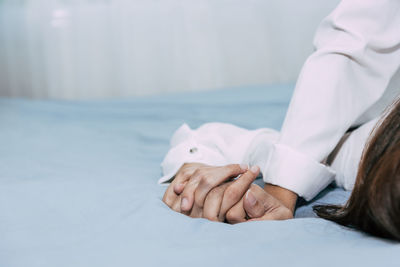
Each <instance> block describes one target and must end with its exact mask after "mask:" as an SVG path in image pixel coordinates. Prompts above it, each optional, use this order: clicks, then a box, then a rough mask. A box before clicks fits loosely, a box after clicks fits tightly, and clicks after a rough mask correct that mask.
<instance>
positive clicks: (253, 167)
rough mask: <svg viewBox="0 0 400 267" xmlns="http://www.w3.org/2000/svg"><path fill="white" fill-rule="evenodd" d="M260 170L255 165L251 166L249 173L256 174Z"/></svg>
mask: <svg viewBox="0 0 400 267" xmlns="http://www.w3.org/2000/svg"><path fill="white" fill-rule="evenodd" d="M259 170H260V168H259V167H258V166H257V165H254V166H251V168H250V171H251V172H252V173H257V172H258V171H259Z"/></svg>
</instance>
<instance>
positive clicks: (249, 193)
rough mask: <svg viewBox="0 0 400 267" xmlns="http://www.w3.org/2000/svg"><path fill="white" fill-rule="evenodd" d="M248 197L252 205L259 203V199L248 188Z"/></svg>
mask: <svg viewBox="0 0 400 267" xmlns="http://www.w3.org/2000/svg"><path fill="white" fill-rule="evenodd" d="M246 198H247V201H248V202H249V204H250V206H254V205H255V204H256V203H257V199H256V198H255V197H254V195H253V194H252V193H251V192H250V190H247V193H246Z"/></svg>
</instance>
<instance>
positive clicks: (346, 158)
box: [159, 119, 378, 190]
mask: <svg viewBox="0 0 400 267" xmlns="http://www.w3.org/2000/svg"><path fill="white" fill-rule="evenodd" d="M377 120H378V119H374V120H371V121H369V122H368V123H365V124H364V125H362V126H361V127H359V128H357V129H356V130H354V131H353V132H351V134H350V135H349V136H348V137H347V139H345V141H344V143H343V144H342V145H341V146H340V149H339V150H338V152H337V154H336V155H335V157H334V160H333V162H332V163H331V165H330V166H326V167H325V168H329V170H330V171H331V172H334V173H335V174H336V175H335V181H336V184H337V185H338V186H341V187H343V188H345V189H346V190H351V189H352V188H353V186H354V183H355V179H356V175H357V168H358V163H359V161H360V158H361V154H362V151H363V148H364V146H365V143H366V141H367V140H368V137H369V135H370V132H371V131H372V130H373V127H374V126H375V124H376V123H377ZM279 135H280V134H279V132H277V131H275V130H272V129H267V128H262V129H257V130H246V129H243V128H240V127H237V126H234V125H232V124H227V123H218V122H213V123H206V124H204V125H202V126H201V127H199V128H198V129H195V130H193V129H190V127H189V126H188V125H187V124H183V125H182V126H181V127H180V128H179V129H178V130H176V132H175V133H174V135H173V136H172V139H171V149H170V150H169V152H168V153H167V155H166V157H165V158H164V161H163V162H162V164H161V166H162V169H163V173H164V176H163V177H162V178H161V179H160V180H159V183H164V182H167V181H169V180H171V178H173V176H174V175H175V174H176V173H177V171H178V170H179V168H180V167H181V166H182V165H183V164H184V163H187V162H188V163H189V162H199V163H204V164H208V165H213V166H223V165H227V164H233V163H237V164H240V163H244V164H248V165H250V166H253V165H258V166H262V167H261V174H262V175H263V177H264V180H265V173H266V168H265V166H266V165H265V164H263V163H265V162H268V160H270V157H271V152H272V151H273V149H274V146H275V145H276V143H277V142H278V140H279Z"/></svg>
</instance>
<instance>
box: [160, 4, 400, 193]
mask: <svg viewBox="0 0 400 267" xmlns="http://www.w3.org/2000/svg"><path fill="white" fill-rule="evenodd" d="M314 45H315V52H314V53H313V54H312V55H311V56H310V57H309V58H308V59H307V61H306V63H305V64H304V66H303V69H302V71H301V73H300V76H299V78H298V81H297V84H296V88H295V91H294V95H293V97H292V100H291V103H290V105H289V109H288V112H287V115H286V118H285V121H284V123H283V126H282V129H281V132H280V134H279V135H278V134H276V136H275V138H276V142H272V145H271V147H270V149H269V150H268V154H269V155H268V159H267V158H266V159H264V161H263V162H258V164H259V165H260V167H261V170H262V171H263V179H264V181H265V182H267V183H271V184H275V185H279V186H281V187H284V188H287V189H289V190H291V191H293V192H295V193H297V194H298V195H299V196H301V197H304V198H305V199H306V200H310V199H312V198H313V197H314V196H315V195H316V194H318V192H320V191H321V190H322V189H323V188H324V187H326V186H327V185H328V184H329V183H331V182H332V181H333V179H335V175H336V173H335V170H334V168H331V167H329V166H325V165H324V164H321V161H323V159H324V158H326V157H327V156H328V155H329V154H330V153H331V151H332V150H333V149H334V147H335V146H336V145H337V143H338V142H339V140H340V139H341V137H342V136H343V135H344V133H345V132H346V131H347V130H348V129H349V128H351V127H353V126H359V125H363V124H365V123H367V122H368V121H370V120H373V119H375V118H377V117H379V115H380V114H381V113H382V111H383V109H384V108H385V107H386V106H388V105H389V104H390V103H391V102H392V101H393V100H394V99H395V97H396V96H397V95H398V94H399V90H400V68H399V67H400V1H399V0H379V1H377V0H343V1H342V2H341V3H340V4H339V6H338V7H337V8H336V9H335V10H334V11H333V12H332V13H331V14H330V15H329V16H328V17H327V18H325V19H324V20H323V21H322V23H321V24H320V26H319V28H318V30H317V33H316V36H315V40H314ZM261 131H265V130H261ZM249 134H250V133H249ZM252 134H253V135H256V134H255V133H254V132H252ZM215 135H218V134H215ZM248 138H249V137H248ZM260 138H263V137H260ZM264 138H267V136H265V137H264ZM249 140H250V139H249ZM247 142H248V143H251V142H250V141H247ZM182 149H183V148H182ZM207 149H209V148H207ZM199 150H200V149H199ZM214 152H215V151H214ZM215 153H216V152H215ZM249 153H250V152H249ZM265 153H266V152H265ZM194 154H195V153H194ZM250 154H251V153H250ZM256 154H257V153H256ZM167 157H168V155H167ZM166 159H167V158H166ZM167 161H168V160H167ZM220 161H221V162H222V161H223V158H222V157H221V158H220ZM165 162H166V161H164V163H165ZM218 163H219V162H215V164H218ZM166 165H168V164H163V166H164V170H165V166H166Z"/></svg>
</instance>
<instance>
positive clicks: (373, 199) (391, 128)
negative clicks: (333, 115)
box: [313, 100, 400, 241]
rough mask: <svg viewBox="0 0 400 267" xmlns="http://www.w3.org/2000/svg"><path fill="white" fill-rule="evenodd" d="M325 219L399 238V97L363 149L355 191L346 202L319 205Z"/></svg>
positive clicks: (318, 208) (372, 232) (317, 210)
mask: <svg viewBox="0 0 400 267" xmlns="http://www.w3.org/2000/svg"><path fill="white" fill-rule="evenodd" d="M313 209H314V212H316V214H317V215H318V216H319V217H321V218H324V219H327V220H330V221H334V222H336V223H339V224H341V225H344V226H348V227H351V228H354V229H357V230H361V231H364V232H366V233H369V234H371V235H374V236H378V237H383V238H388V239H392V240H397V241H400V101H399V100H397V101H396V102H395V103H394V104H393V105H392V106H391V107H390V108H389V109H388V111H387V112H386V115H385V116H384V117H383V119H382V120H381V121H380V122H379V123H378V124H377V125H376V126H375V128H374V130H373V131H372V133H371V135H370V138H369V140H368V142H367V144H366V146H365V148H364V150H363V154H362V157H361V161H360V163H359V166H358V172H357V178H356V183H355V185H354V189H353V192H352V194H351V196H350V198H349V200H348V201H347V203H346V204H345V205H344V206H339V205H316V206H314V207H313Z"/></svg>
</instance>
